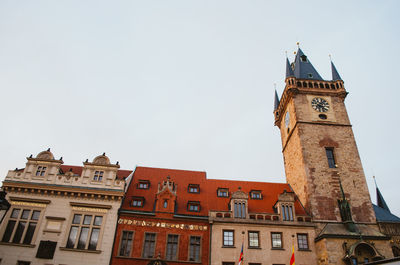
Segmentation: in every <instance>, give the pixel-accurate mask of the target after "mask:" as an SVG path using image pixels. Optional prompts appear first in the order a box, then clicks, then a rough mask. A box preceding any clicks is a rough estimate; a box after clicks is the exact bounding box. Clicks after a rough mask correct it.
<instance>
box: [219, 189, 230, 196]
mask: <svg viewBox="0 0 400 265" xmlns="http://www.w3.org/2000/svg"><path fill="white" fill-rule="evenodd" d="M217 196H218V197H228V196H229V190H228V189H225V188H219V189H218V190H217Z"/></svg>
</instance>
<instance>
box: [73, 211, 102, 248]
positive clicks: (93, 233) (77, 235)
mask: <svg viewBox="0 0 400 265" xmlns="http://www.w3.org/2000/svg"><path fill="white" fill-rule="evenodd" d="M102 222H103V216H99V215H90V214H74V217H73V219H72V224H71V228H70V230H69V235H68V240H67V244H66V246H65V247H66V248H76V249H88V250H96V247H97V243H98V241H99V235H100V229H101V224H102Z"/></svg>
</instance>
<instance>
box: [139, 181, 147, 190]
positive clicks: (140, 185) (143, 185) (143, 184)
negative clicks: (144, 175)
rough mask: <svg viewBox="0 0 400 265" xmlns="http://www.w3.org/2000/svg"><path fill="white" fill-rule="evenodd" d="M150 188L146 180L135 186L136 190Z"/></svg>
mask: <svg viewBox="0 0 400 265" xmlns="http://www.w3.org/2000/svg"><path fill="white" fill-rule="evenodd" d="M149 187H150V181H148V180H139V183H138V185H137V188H138V189H144V190H146V189H148V188H149Z"/></svg>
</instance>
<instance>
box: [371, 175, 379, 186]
mask: <svg viewBox="0 0 400 265" xmlns="http://www.w3.org/2000/svg"><path fill="white" fill-rule="evenodd" d="M372 178H373V179H374V183H375V188H378V185H377V184H376V179H375V176H372Z"/></svg>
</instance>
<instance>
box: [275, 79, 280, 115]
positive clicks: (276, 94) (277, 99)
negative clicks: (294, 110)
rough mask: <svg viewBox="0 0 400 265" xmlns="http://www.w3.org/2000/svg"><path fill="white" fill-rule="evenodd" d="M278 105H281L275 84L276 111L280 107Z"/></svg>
mask: <svg viewBox="0 0 400 265" xmlns="http://www.w3.org/2000/svg"><path fill="white" fill-rule="evenodd" d="M278 106H279V97H278V92H276V85H275V96H274V111H275V110H276V109H277V108H278Z"/></svg>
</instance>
